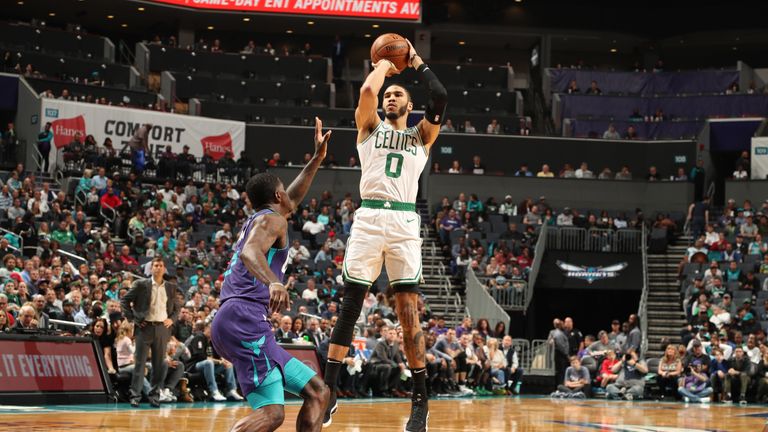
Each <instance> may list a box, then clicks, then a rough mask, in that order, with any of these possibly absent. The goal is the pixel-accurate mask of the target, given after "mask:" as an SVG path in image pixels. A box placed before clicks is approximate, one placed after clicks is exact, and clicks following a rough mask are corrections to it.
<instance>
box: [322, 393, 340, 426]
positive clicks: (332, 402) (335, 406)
mask: <svg viewBox="0 0 768 432" xmlns="http://www.w3.org/2000/svg"><path fill="white" fill-rule="evenodd" d="M338 410H339V403H338V402H336V392H335V391H331V397H330V399H328V407H327V408H326V409H325V416H323V427H324V428H327V427H328V426H330V425H331V424H332V423H333V418H332V416H333V415H334V414H336V411H338Z"/></svg>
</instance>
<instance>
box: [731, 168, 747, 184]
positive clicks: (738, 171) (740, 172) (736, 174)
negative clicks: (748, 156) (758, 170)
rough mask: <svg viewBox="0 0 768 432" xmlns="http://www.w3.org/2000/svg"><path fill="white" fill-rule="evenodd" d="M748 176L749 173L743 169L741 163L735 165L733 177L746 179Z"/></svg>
mask: <svg viewBox="0 0 768 432" xmlns="http://www.w3.org/2000/svg"><path fill="white" fill-rule="evenodd" d="M748 178H749V173H747V170H746V169H744V167H743V166H742V165H738V166H736V170H735V171H734V172H733V179H734V180H747V179H748Z"/></svg>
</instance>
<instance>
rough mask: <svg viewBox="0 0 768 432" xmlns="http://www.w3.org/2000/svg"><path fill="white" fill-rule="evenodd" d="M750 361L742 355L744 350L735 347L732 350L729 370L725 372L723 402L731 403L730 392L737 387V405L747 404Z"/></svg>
mask: <svg viewBox="0 0 768 432" xmlns="http://www.w3.org/2000/svg"><path fill="white" fill-rule="evenodd" d="M750 363H751V362H750V360H749V358H748V357H746V356H745V355H744V348H743V347H741V346H736V347H734V348H733V357H732V358H731V360H730V364H729V368H728V370H727V371H726V375H725V379H724V381H725V383H724V391H725V401H726V402H729V401H732V400H733V399H732V396H731V391H732V389H733V388H734V387H735V384H736V385H738V389H739V403H740V404H742V405H746V404H747V396H746V395H747V390H748V389H749V382H750V377H749V373H750Z"/></svg>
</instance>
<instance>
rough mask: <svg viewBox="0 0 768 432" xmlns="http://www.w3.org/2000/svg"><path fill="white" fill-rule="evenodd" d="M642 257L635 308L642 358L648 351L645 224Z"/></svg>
mask: <svg viewBox="0 0 768 432" xmlns="http://www.w3.org/2000/svg"><path fill="white" fill-rule="evenodd" d="M640 250H641V251H642V255H643V292H642V294H640V304H639V305H638V307H637V316H638V317H639V318H640V331H641V332H642V342H641V343H640V353H641V354H642V355H643V356H644V355H645V353H646V352H647V351H648V285H649V284H648V252H647V239H646V229H645V224H643V229H642V233H641V247H640Z"/></svg>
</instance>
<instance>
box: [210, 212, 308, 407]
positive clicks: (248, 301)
mask: <svg viewBox="0 0 768 432" xmlns="http://www.w3.org/2000/svg"><path fill="white" fill-rule="evenodd" d="M269 213H272V210H269V209H267V210H261V211H259V212H257V213H256V214H254V215H253V216H251V217H250V218H248V220H247V221H246V222H245V225H244V226H243V229H242V230H241V231H240V236H239V237H238V240H237V242H236V243H235V245H234V246H233V248H234V254H233V255H232V260H231V261H230V262H229V267H228V268H227V270H226V271H225V272H224V283H223V285H222V287H221V298H220V301H221V308H219V311H218V313H216V316H215V319H214V320H213V324H212V326H211V340H212V341H213V346H214V348H216V352H217V353H219V354H220V355H221V356H222V357H223V358H225V359H227V360H228V361H230V362H231V363H232V365H233V366H234V368H235V373H236V375H237V381H238V383H239V384H240V390H242V392H243V395H245V397H246V399H247V400H248V403H249V404H250V405H251V407H252V408H253V409H258V408H261V407H263V406H265V405H283V404H284V403H285V399H284V393H283V390H286V391H288V392H290V393H293V394H295V395H297V396H298V395H300V393H301V390H302V389H303V388H304V386H306V384H307V383H308V382H309V380H310V379H311V378H312V377H313V376H315V372H314V371H313V370H312V369H310V368H309V367H308V366H306V365H305V364H304V363H302V362H300V361H299V360H297V359H295V358H294V357H293V356H291V355H290V354H288V353H287V352H286V351H285V350H284V349H283V348H282V347H281V346H279V345H278V344H277V342H276V341H275V336H274V335H273V333H272V324H271V323H270V321H269V315H270V312H269V287H268V286H267V285H265V284H264V283H262V282H261V281H259V280H257V279H256V278H255V277H253V275H251V273H250V272H249V271H248V269H247V268H246V267H245V265H244V264H243V262H242V261H241V260H240V259H239V256H240V254H241V253H242V250H243V247H244V246H245V241H246V240H247V238H248V234H249V233H250V231H251V229H258V228H254V222H255V220H256V219H257V218H258V217H259V216H262V215H266V214H269ZM266 258H267V262H268V263H269V268H270V269H271V270H272V272H273V273H275V275H277V277H278V278H279V279H280V280H282V279H283V276H284V274H285V268H286V266H287V261H288V238H287V237H286V245H285V247H284V248H282V249H281V248H274V247H273V248H271V249H270V250H269V252H268V253H267V257H266Z"/></svg>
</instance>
